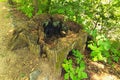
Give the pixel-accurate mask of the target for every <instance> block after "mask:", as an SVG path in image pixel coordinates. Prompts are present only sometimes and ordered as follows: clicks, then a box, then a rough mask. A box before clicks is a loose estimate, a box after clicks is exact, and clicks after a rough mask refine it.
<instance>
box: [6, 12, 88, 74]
mask: <svg viewBox="0 0 120 80" xmlns="http://www.w3.org/2000/svg"><path fill="white" fill-rule="evenodd" d="M51 18H52V20H51V21H52V26H51V28H52V29H51V28H49V26H50V25H48V24H49V23H50V19H51ZM47 28H48V30H47ZM57 30H58V31H57ZM56 34H57V35H56ZM86 40H87V33H86V32H85V31H84V30H83V29H82V27H81V26H80V25H79V24H77V23H75V22H73V21H69V20H66V21H64V16H63V15H53V16H51V15H48V14H42V15H38V16H35V17H33V19H31V20H30V21H28V22H26V24H25V25H22V27H21V25H18V27H16V29H15V30H14V32H13V37H12V38H11V40H10V42H9V44H8V45H9V46H10V49H11V50H14V49H19V48H21V47H25V46H27V47H28V48H29V50H30V51H31V52H32V53H35V54H38V55H40V56H43V55H45V57H46V58H47V59H48V60H49V62H50V64H51V66H53V68H54V71H55V75H56V76H60V75H61V71H62V67H61V65H62V63H63V60H64V59H66V58H67V55H68V54H69V52H70V51H71V50H72V49H78V50H80V52H81V53H83V52H84V50H85V46H86Z"/></svg>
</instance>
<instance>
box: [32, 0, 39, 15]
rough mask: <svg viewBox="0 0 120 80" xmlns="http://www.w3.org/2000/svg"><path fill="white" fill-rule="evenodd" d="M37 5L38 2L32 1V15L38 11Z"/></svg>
mask: <svg viewBox="0 0 120 80" xmlns="http://www.w3.org/2000/svg"><path fill="white" fill-rule="evenodd" d="M38 3H39V2H38V0H33V7H34V12H33V15H35V14H36V13H37V12H38V10H39V7H38Z"/></svg>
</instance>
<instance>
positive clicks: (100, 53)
mask: <svg viewBox="0 0 120 80" xmlns="http://www.w3.org/2000/svg"><path fill="white" fill-rule="evenodd" d="M94 38H95V39H94V41H90V42H89V45H88V47H89V48H90V49H91V50H92V52H91V54H90V56H91V57H92V60H93V61H105V62H109V63H110V62H111V61H112V60H113V61H115V62H118V60H119V58H120V55H119V51H118V50H117V49H116V47H114V46H112V45H113V44H111V41H110V40H109V39H107V38H106V37H105V36H104V35H97V36H95V37H94Z"/></svg>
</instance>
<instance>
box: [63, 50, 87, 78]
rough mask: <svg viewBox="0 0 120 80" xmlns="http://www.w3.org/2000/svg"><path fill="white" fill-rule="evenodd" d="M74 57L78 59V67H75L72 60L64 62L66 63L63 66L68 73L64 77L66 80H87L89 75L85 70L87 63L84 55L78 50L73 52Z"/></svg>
mask: <svg viewBox="0 0 120 80" xmlns="http://www.w3.org/2000/svg"><path fill="white" fill-rule="evenodd" d="M72 52H73V55H74V56H75V59H76V64H77V66H73V61H72V60H71V59H70V60H66V59H65V60H64V63H63V64H62V66H63V68H64V70H65V71H66V73H65V75H64V79H65V80H69V79H70V80H82V79H84V78H87V73H86V72H85V71H84V70H85V66H86V65H85V62H84V60H83V57H84V56H83V55H82V54H81V53H80V52H79V51H78V50H72Z"/></svg>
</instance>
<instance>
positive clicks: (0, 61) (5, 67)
mask: <svg viewBox="0 0 120 80" xmlns="http://www.w3.org/2000/svg"><path fill="white" fill-rule="evenodd" d="M10 11H11V9H10V8H9V6H8V4H6V3H5V2H0V80H29V74H30V73H31V72H33V71H34V70H39V69H40V70H41V69H42V70H43V71H44V72H45V73H46V74H48V75H52V74H50V72H52V71H51V70H50V68H49V66H48V63H47V61H46V62H44V61H43V62H42V61H41V60H40V59H39V57H37V56H36V55H34V54H31V53H30V52H29V50H27V48H22V49H18V50H15V51H10V50H8V49H7V43H8V41H9V39H10V37H11V36H12V32H13V30H14V25H13V20H12V16H11V14H10ZM15 15H17V14H15ZM17 16H18V17H21V15H17ZM17 16H16V17H17ZM85 61H86V65H87V68H86V71H87V72H88V76H89V79H87V80H120V65H119V64H116V63H115V64H114V66H111V65H109V64H103V63H100V62H93V61H91V60H90V59H88V58H86V59H85ZM46 74H43V76H44V75H46ZM38 80H46V79H38ZM49 80H53V79H52V78H49ZM54 80H56V79H54Z"/></svg>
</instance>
